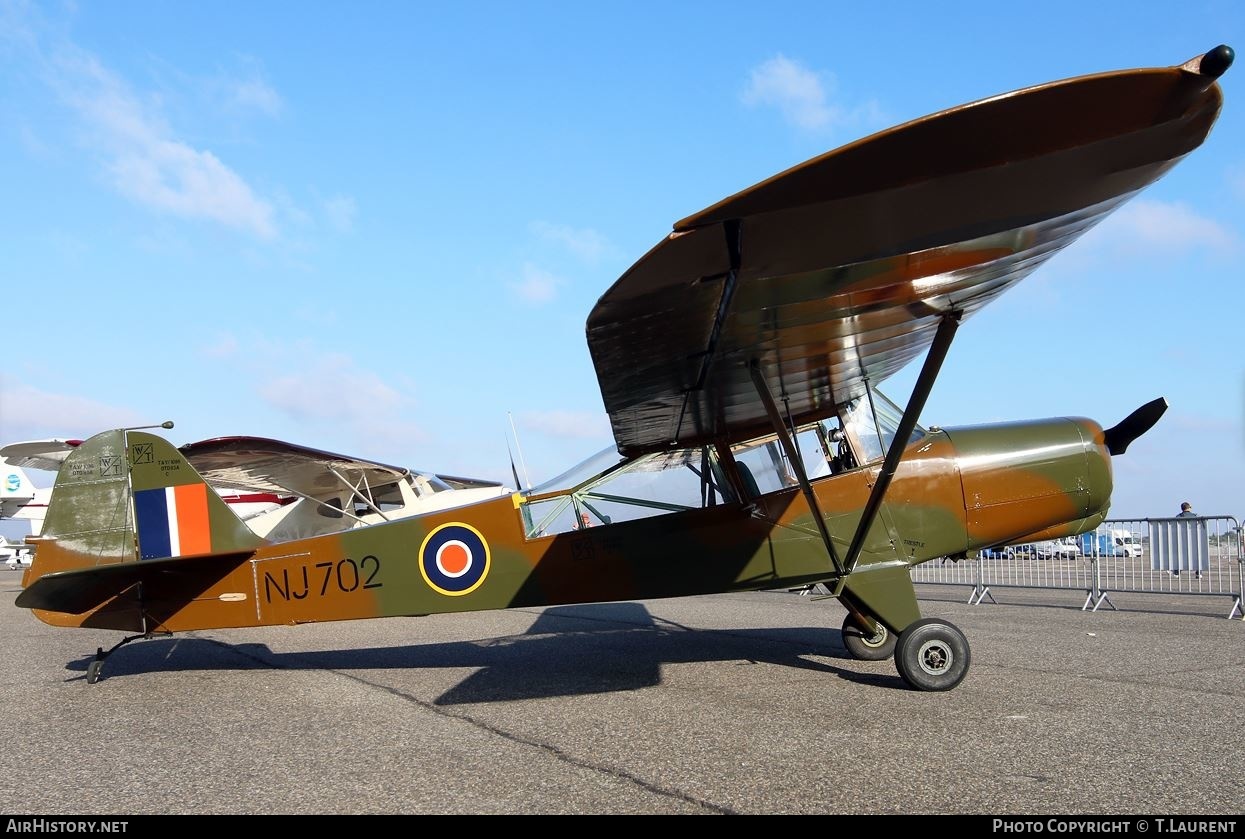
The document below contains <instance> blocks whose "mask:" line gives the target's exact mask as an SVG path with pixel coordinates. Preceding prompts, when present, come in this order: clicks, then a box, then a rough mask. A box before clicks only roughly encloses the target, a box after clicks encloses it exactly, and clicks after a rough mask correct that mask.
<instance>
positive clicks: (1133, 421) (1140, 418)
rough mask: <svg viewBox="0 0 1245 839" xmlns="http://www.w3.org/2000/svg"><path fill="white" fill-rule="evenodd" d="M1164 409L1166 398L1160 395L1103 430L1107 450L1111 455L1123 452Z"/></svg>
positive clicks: (1145, 430)
mask: <svg viewBox="0 0 1245 839" xmlns="http://www.w3.org/2000/svg"><path fill="white" fill-rule="evenodd" d="M1166 410H1167V400H1166V399H1164V398H1163V397H1162V396H1160V397H1159V398H1158V399H1154V400H1152V401H1150V402H1147V403H1146V404H1144V405H1142V406H1141V407H1140V408H1138V409H1137V410H1135V411H1133V412H1132V413H1131V414H1129V415H1128V416H1126V417H1124V419H1122V420H1121V421H1120V422H1119V423H1118V424H1117V425H1114V426H1112V427H1111V428H1108V429H1107V430H1106V431H1105V432H1104V436H1105V437H1106V442H1107V451H1109V452H1111V454H1113V455H1117V454H1124V452H1125V451H1127V450H1128V444H1129V443H1131V442H1132V441H1133V440H1136V439H1137V438H1138V437H1140V436H1141V435H1142V434H1145V433H1146V432H1147V431H1149V430H1150V429H1151V428H1153V427H1154V424H1155V423H1156V422H1158V421H1159V417H1161V416H1163V412H1164V411H1166Z"/></svg>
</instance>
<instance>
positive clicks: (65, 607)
mask: <svg viewBox="0 0 1245 839" xmlns="http://www.w3.org/2000/svg"><path fill="white" fill-rule="evenodd" d="M253 554H254V551H238V552H234V553H224V554H209V555H206V556H199V557H172V558H169V559H150V560H146V561H144V562H125V563H120V564H117V565H97V566H93V567H91V568H80V569H77V570H74V571H60V572H57V573H54V574H45V575H43V576H42V577H40V578H39V579H37V580H35V581H34V582H33V583H31V584H30V585H28V586H26V588H24V589H23V590H22V591H21V593H20V594H18V595H17V599H16V600H15V601H14V604H15V605H17V606H20V607H22V608H24V609H42V610H44V611H46V612H63V613H65V614H70V615H80V614H82V613H83V612H89V611H90V610H92V609H95V608H97V607H99V606H102V605H104V604H105V603H107V602H108V601H109V600H112V599H113V598H114V597H117V596H119V595H121V594H124V593H125V592H126V591H128V590H129V589H131V588H132V587H134V586H135V585H137V584H140V583H148V582H151V581H152V580H154V579H156V578H158V577H170V576H173V575H177V576H185V577H187V578H189V579H203V577H204V574H205V572H206V571H208V570H211V571H213V572H215V573H216V574H218V575H219V576H218V577H217V578H218V579H219V578H222V577H224V576H226V575H227V574H229V573H230V572H231V571H233V570H234V569H235V568H237V567H238V566H239V565H241V564H242V563H243V562H246V561H247V560H248V559H250V557H251V556H252V555H253ZM190 596H191V597H193V594H192V595H190Z"/></svg>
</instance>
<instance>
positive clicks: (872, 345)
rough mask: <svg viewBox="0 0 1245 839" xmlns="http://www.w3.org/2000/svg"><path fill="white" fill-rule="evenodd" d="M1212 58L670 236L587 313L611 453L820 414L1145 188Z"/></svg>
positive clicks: (1206, 90)
mask: <svg viewBox="0 0 1245 839" xmlns="http://www.w3.org/2000/svg"><path fill="white" fill-rule="evenodd" d="M1231 62H1232V50H1231V49H1229V48H1227V47H1220V48H1217V49H1216V50H1212V51H1210V52H1209V53H1207V54H1205V55H1204V56H1201V57H1199V58H1196V59H1193V60H1191V61H1189V62H1188V63H1186V64H1184V65H1182V66H1174V67H1166V68H1157V69H1139V70H1130V71H1121V72H1112V73H1102V74H1098V75H1093V76H1084V77H1080V78H1073V79H1068V80H1064V81H1057V82H1052V83H1049V84H1044V85H1040V86H1036V87H1030V88H1027V89H1024V90H1019V91H1016V92H1013V93H1007V94H1003V95H1001V96H996V97H993V98H990V99H985V100H982V101H979V102H975V103H971V104H968V105H963V106H960V107H957V108H952V109H949V110H946V111H943V112H940V113H936V114H932V115H930V116H927V117H924V118H921V119H917V120H914V121H912V122H908V123H906V124H903V125H900V126H897V127H895V128H892V129H889V130H887V131H883V132H881V133H879V134H876V135H873V136H872V137H868V138H866V139H863V140H860V141H858V142H856V143H853V144H850V145H847V146H844V147H842V148H840V149H837V150H835V151H831V152H828V153H826V154H823V155H821V156H820V157H816V158H813V159H812V160H809V161H807V162H805V163H802V164H800V165H798V166H796V167H794V168H792V169H788V170H787V171H785V172H782V173H780V174H778V175H775V176H774V177H772V178H770V179H768V180H766V181H763V182H761V183H759V184H757V185H755V186H753V187H751V188H749V189H746V190H744V191H743V192H740V193H738V194H736V195H733V196H731V197H729V198H726V199H724V200H723V201H720V202H719V203H717V204H714V205H713V206H711V207H709V208H708V209H705V210H703V211H701V212H699V213H696V214H694V215H691V216H688V217H687V218H685V219H683V220H682V221H679V222H677V223H676V224H675V225H674V230H673V231H672V232H671V233H670V234H669V235H668V236H667V237H666V238H665V239H663V240H662V241H661V242H659V243H658V244H657V245H656V246H655V247H654V248H653V249H652V250H650V251H649V253H648V254H647V255H645V256H644V257H642V258H641V259H640V260H639V261H638V262H636V263H635V265H633V266H632V267H631V269H630V270H628V271H627V272H626V273H625V274H624V275H623V276H622V277H621V278H620V279H619V280H618V281H617V282H615V283H614V285H613V286H612V287H611V288H610V289H609V290H608V291H606V292H605V294H604V295H603V296H602V297H601V298H600V300H599V301H598V303H597V304H596V306H595V308H594V309H593V310H592V312H591V314H590V316H589V318H588V324H587V338H588V346H589V349H590V351H591V353H592V358H593V361H594V364H595V366H596V371H597V377H598V380H599V382H600V387H601V394H602V397H603V399H604V402H605V407H606V410H607V411H608V413H609V416H610V419H611V422H612V424H613V431H614V436H615V439H616V441H617V444H618V448H619V451H620V452H622V453H623V454H638V453H641V452H644V451H653V450H660V449H663V448H667V447H669V446H671V445H672V444H674V443H676V442H677V443H678V444H680V445H694V444H697V443H703V442H709V441H719V442H720V441H724V440H738V439H741V438H747V437H749V436H752V435H755V434H758V433H763V432H764V431H765V430H767V429H768V428H770V427H771V424H770V421H769V419H768V418H767V414H766V409H765V406H764V404H763V402H762V400H761V399H760V398H759V397H758V393H757V391H756V389H755V386H754V379H753V374H752V372H751V370H750V367H749V363H750V362H753V363H755V364H756V366H758V367H759V368H760V373H761V374H762V376H763V378H764V379H765V380H766V381H768V382H772V383H774V387H775V389H776V390H777V389H780V391H781V393H780V395H781V402H782V405H783V409H784V411H785V412H786V413H787V415H788V417H789V420H790V421H791V422H793V423H795V424H798V423H800V422H804V421H809V420H813V419H818V418H821V417H825V416H829V415H830V414H832V413H834V411H835V410H836V406H839V405H843V404H845V403H847V402H849V401H851V400H852V399H855V398H857V397H860V396H862V395H863V394H864V393H865V389H866V382H868V383H871V384H873V385H876V384H877V383H879V382H881V381H882V380H884V379H886V378H887V377H888V376H890V375H891V374H893V373H895V372H897V371H899V370H901V369H902V368H903V367H905V366H906V365H907V364H908V363H909V362H911V361H912V360H913V359H915V358H917V357H918V356H919V355H920V354H921V353H923V352H925V351H926V350H927V349H928V348H929V347H930V345H931V342H932V341H933V339H934V335H935V332H936V330H937V329H938V326H939V324H940V322H941V321H942V319H943V316H944V315H947V314H948V313H952V314H954V316H955V317H956V318H957V319H958V320H960V321H963V320H964V319H966V318H968V317H970V316H971V315H972V314H974V313H975V312H977V311H978V310H979V309H980V308H981V307H982V306H985V305H986V304H987V303H989V302H990V301H991V300H994V299H995V298H996V297H998V296H999V295H1000V294H1002V293H1003V292H1004V291H1006V290H1007V289H1008V288H1010V287H1011V286H1013V285H1015V284H1016V283H1017V282H1019V281H1020V280H1021V279H1023V278H1024V277H1025V276H1027V275H1028V274H1029V273H1031V272H1032V271H1033V270H1034V269H1036V268H1037V267H1038V266H1040V265H1041V264H1042V263H1044V262H1045V261H1046V260H1047V259H1049V258H1050V257H1051V256H1052V255H1053V254H1055V253H1056V252H1058V251H1059V250H1060V249H1062V248H1064V247H1066V246H1067V245H1069V244H1070V243H1071V242H1073V241H1074V240H1075V239H1076V238H1077V237H1078V236H1080V235H1081V234H1083V233H1084V232H1085V231H1087V230H1089V229H1090V228H1091V227H1092V226H1093V225H1095V224H1097V223H1098V222H1100V221H1101V220H1102V219H1103V218H1104V217H1106V216H1107V215H1108V214H1109V213H1111V212H1112V211H1113V210H1114V209H1116V208H1117V207H1118V206H1120V205H1121V204H1122V203H1124V202H1125V201H1126V200H1128V199H1129V198H1130V197H1131V196H1133V195H1134V194H1136V193H1137V192H1138V191H1139V190H1141V189H1143V188H1145V187H1146V186H1148V185H1149V184H1151V183H1153V182H1154V181H1155V180H1157V179H1158V178H1160V177H1161V176H1162V175H1163V174H1164V173H1165V172H1167V171H1168V169H1170V168H1171V167H1172V166H1174V165H1175V164H1176V163H1177V162H1178V161H1179V160H1180V159H1182V158H1183V157H1184V156H1185V155H1186V154H1188V153H1189V152H1190V151H1192V150H1193V149H1195V148H1197V147H1198V146H1199V145H1200V144H1201V143H1202V141H1203V139H1204V138H1205V137H1206V135H1207V132H1208V131H1209V130H1210V127H1211V125H1212V123H1213V122H1214V120H1215V118H1216V117H1217V115H1218V113H1219V109H1220V105H1221V98H1222V97H1221V93H1220V89H1219V87H1218V85H1216V84H1215V83H1214V82H1215V79H1216V78H1217V77H1218V76H1219V75H1220V74H1221V73H1222V72H1223V71H1224V70H1225V69H1226V68H1227V66H1228V65H1230V64H1231Z"/></svg>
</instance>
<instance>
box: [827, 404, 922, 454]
mask: <svg viewBox="0 0 1245 839" xmlns="http://www.w3.org/2000/svg"><path fill="white" fill-rule="evenodd" d="M902 418H903V411H902V410H900V408H899V406H897V405H896V404H895V403H894V402H892V401H890V400H889V399H887V398H886V396H885V395H884V394H883V393H882V391H880V390H876V389H871V390H870V391H869V393H868V394H867V395H865V396H862V397H861V398H859V399H857V400H855V401H853V402H851V403H850V404H849V405H848V406H847V407H846V408H845V409H844V411H843V423H844V427H845V428H846V430H847V432H848V433H849V434H850V435H851V436H852V437H853V438H854V439H855V441H856V448H857V455H858V456H859V458H860V462H861V463H871V462H873V461H875V460H881V459H882V458H883V457H885V456H886V450H887V449H888V448H890V444H891V441H892V440H894V439H895V432H896V431H898V430H899V421H900V419H902ZM924 436H925V429H924V428H922V427H921V426H920V425H919V424H918V425H916V426H914V427H913V429H912V434H911V436H909V437H908V441H907V442H909V443H912V442H915V441H916V440H919V439H921V438H922V437H924Z"/></svg>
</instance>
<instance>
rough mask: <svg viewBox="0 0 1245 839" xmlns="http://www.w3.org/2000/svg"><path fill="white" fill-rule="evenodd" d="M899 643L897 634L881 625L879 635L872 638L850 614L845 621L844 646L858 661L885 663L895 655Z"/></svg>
mask: <svg viewBox="0 0 1245 839" xmlns="http://www.w3.org/2000/svg"><path fill="white" fill-rule="evenodd" d="M897 642H898V639H897V638H896V637H895V633H893V632H891V631H890V630H889V629H887V628H886V627H885V626H883V625H882V624H880V623H879V624H878V631H877V633H876V634H874V635H872V636H870V635H868V634H866V632H865V630H864V629H862V628H861V627H860V624H858V623H856V618H855V617H853V616H852V614H851V613H850V612H849V613H848V615H847V617H845V618H844V619H843V646H845V647H847V652H848V654H850V655H851V657H852V658H854V659H856V660H857V661H884V660H886V659H888V658H890V657H891V656H892V655H893V654H894V652H895V644H896V643H897Z"/></svg>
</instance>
